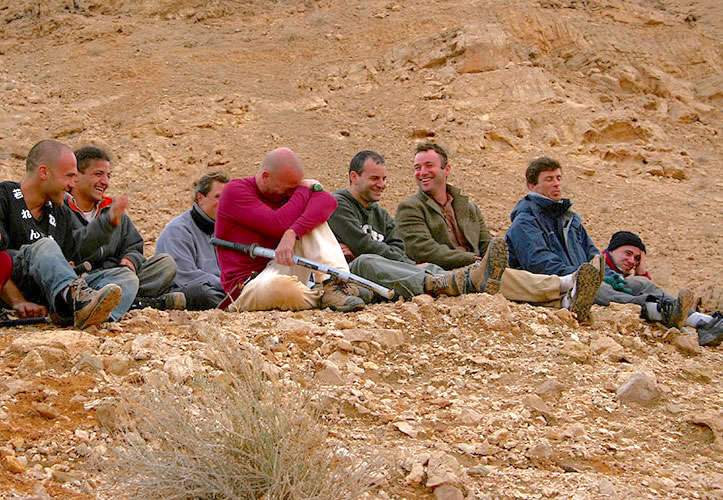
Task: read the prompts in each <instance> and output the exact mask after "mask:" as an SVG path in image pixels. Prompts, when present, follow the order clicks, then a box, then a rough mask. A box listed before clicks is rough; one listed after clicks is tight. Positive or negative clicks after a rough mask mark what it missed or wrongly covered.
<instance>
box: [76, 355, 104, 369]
mask: <svg viewBox="0 0 723 500" xmlns="http://www.w3.org/2000/svg"><path fill="white" fill-rule="evenodd" d="M103 368H104V366H103V360H102V359H100V358H99V357H97V356H93V355H92V354H88V353H87V352H84V353H81V355H80V359H78V362H77V363H75V366H74V367H73V369H74V370H76V371H79V372H82V371H85V372H91V373H93V372H99V371H102V370H103Z"/></svg>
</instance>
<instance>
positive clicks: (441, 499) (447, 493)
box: [434, 484, 464, 500]
mask: <svg viewBox="0 0 723 500" xmlns="http://www.w3.org/2000/svg"><path fill="white" fill-rule="evenodd" d="M434 498H436V499H437V500H464V495H463V494H462V492H461V491H460V490H459V489H458V488H456V487H454V486H452V485H451V484H443V485H442V486H439V487H438V488H434Z"/></svg>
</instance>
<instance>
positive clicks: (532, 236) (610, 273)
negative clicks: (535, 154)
mask: <svg viewBox="0 0 723 500" xmlns="http://www.w3.org/2000/svg"><path fill="white" fill-rule="evenodd" d="M525 175H526V180H527V188H528V189H529V193H528V194H527V196H525V197H524V198H522V199H521V200H520V201H519V202H518V203H517V206H516V207H515V209H514V210H513V211H512V214H511V216H510V217H511V219H512V224H511V225H510V228H509V229H508V230H507V234H506V236H505V239H506V241H507V245H508V247H509V250H510V266H511V267H515V268H520V269H525V270H527V271H530V272H533V273H544V274H557V275H564V274H566V273H568V272H570V271H571V270H574V269H576V268H577V267H578V266H580V265H581V264H582V263H584V262H587V261H589V260H591V259H592V258H593V257H594V256H595V255H597V254H599V253H600V252H599V251H598V249H597V248H596V247H595V244H594V243H593V242H592V239H591V238H590V236H588V234H587V231H586V230H585V227H584V226H583V224H582V219H581V218H580V216H579V215H578V214H577V213H575V212H573V211H572V210H571V207H572V201H570V200H569V199H568V198H563V197H562V168H561V167H560V164H559V163H558V162H557V161H556V160H553V159H551V158H547V157H541V158H537V159H535V160H533V161H531V162H530V164H529V166H528V167H527V171H526V174H525ZM604 256H605V259H606V264H607V265H606V270H605V279H604V281H603V283H602V284H601V285H600V288H599V289H598V291H597V293H596V294H595V304H598V305H601V306H607V305H609V304H610V303H611V302H618V303H623V304H628V303H633V304H638V305H639V306H641V308H642V312H641V315H642V317H643V318H645V319H647V320H649V321H659V322H661V323H663V324H664V325H665V326H667V327H669V328H670V327H676V328H679V329H680V328H682V327H683V325H684V324H687V325H688V326H695V327H697V326H698V325H699V322H700V321H701V318H700V317H697V316H696V315H695V314H694V315H691V317H692V318H694V321H695V322H694V323H689V322H687V321H686V320H688V321H691V320H690V319H689V318H688V313H689V311H690V309H691V308H692V307H693V301H694V296H693V293H692V292H691V291H690V290H688V289H685V288H684V289H682V290H681V291H680V293H679V295H678V298H675V297H671V296H670V295H668V294H666V293H665V292H664V291H663V290H662V289H661V288H660V287H658V286H657V285H655V283H653V281H652V280H651V279H650V276H649V275H648V273H647V269H646V268H645V245H644V244H643V242H642V241H641V239H640V237H638V236H637V235H636V234H634V233H630V232H628V231H621V232H618V233H615V234H614V235H613V237H612V240H611V241H610V246H609V247H608V249H607V250H606V251H605V252H604ZM708 318H710V320H713V319H715V317H708ZM706 325H707V323H706ZM721 326H723V325H721V322H720V321H719V322H718V326H717V327H716V325H715V324H713V323H711V324H710V325H709V327H710V328H712V329H713V330H715V331H718V330H719V329H720V328H721ZM716 328H718V330H716ZM703 330H704V332H705V328H704V329H703ZM712 335H713V337H716V335H717V337H716V338H717V339H718V340H717V342H720V333H718V334H715V333H713V334H712ZM716 338H713V339H710V340H709V339H708V338H707V337H706V336H705V335H703V336H702V337H699V342H700V343H701V345H711V343H710V342H713V343H715V342H716ZM704 342H705V343H704Z"/></svg>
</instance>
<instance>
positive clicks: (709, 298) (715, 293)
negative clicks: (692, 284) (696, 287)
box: [700, 284, 723, 313]
mask: <svg viewBox="0 0 723 500" xmlns="http://www.w3.org/2000/svg"><path fill="white" fill-rule="evenodd" d="M700 307H701V309H702V310H703V311H705V312H708V313H712V312H714V311H723V285H716V284H710V285H708V286H706V287H705V288H704V289H703V294H702V295H701V296H700Z"/></svg>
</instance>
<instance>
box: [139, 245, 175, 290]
mask: <svg viewBox="0 0 723 500" xmlns="http://www.w3.org/2000/svg"><path fill="white" fill-rule="evenodd" d="M136 274H137V275H138V281H139V282H140V286H139V287H138V296H139V297H158V296H159V295H163V294H164V293H166V292H167V291H168V290H169V289H170V288H171V285H172V284H173V280H174V278H175V277H176V261H175V260H173V257H171V256H170V255H168V254H167V253H157V254H156V255H154V256H153V257H151V258H150V259H148V260H147V261H145V262H144V263H143V265H141V268H140V269H138V271H137V272H136Z"/></svg>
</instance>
